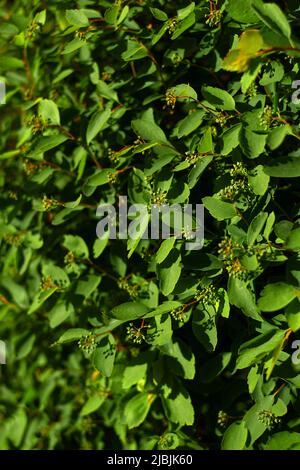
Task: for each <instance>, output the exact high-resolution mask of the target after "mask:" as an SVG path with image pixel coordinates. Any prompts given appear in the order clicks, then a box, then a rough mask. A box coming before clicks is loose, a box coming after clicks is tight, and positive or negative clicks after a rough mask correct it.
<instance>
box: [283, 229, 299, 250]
mask: <svg viewBox="0 0 300 470" xmlns="http://www.w3.org/2000/svg"><path fill="white" fill-rule="evenodd" d="M285 246H286V248H288V249H289V250H293V251H300V227H299V228H296V229H294V230H292V231H291V232H289V234H288V236H287V239H286V243H285Z"/></svg>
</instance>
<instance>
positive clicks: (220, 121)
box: [215, 112, 227, 127]
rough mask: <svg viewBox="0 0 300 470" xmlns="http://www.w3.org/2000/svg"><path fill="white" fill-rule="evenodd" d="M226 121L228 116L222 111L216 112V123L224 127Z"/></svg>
mask: <svg viewBox="0 0 300 470" xmlns="http://www.w3.org/2000/svg"><path fill="white" fill-rule="evenodd" d="M226 121H227V116H226V115H225V114H224V113H222V112H220V113H218V114H216V117H215V123H216V124H219V125H220V126H221V127H224V126H225V124H226Z"/></svg>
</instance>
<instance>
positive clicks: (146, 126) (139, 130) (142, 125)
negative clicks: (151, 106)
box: [132, 119, 168, 143]
mask: <svg viewBox="0 0 300 470" xmlns="http://www.w3.org/2000/svg"><path fill="white" fill-rule="evenodd" d="M132 128H133V130H134V132H135V133H136V135H138V136H139V137H141V138H142V139H144V140H147V141H155V142H161V143H168V140H167V138H166V136H165V133H164V132H163V131H162V129H161V128H160V127H159V126H158V125H157V124H155V122H153V121H151V120H150V119H149V120H148V119H136V120H135V121H132Z"/></svg>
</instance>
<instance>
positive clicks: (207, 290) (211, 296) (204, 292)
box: [195, 284, 218, 305]
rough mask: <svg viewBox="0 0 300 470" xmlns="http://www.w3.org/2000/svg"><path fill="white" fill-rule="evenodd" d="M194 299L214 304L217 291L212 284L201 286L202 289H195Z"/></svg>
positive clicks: (216, 299) (216, 298)
mask: <svg viewBox="0 0 300 470" xmlns="http://www.w3.org/2000/svg"><path fill="white" fill-rule="evenodd" d="M195 300H197V302H199V303H202V304H209V305H215V304H216V302H217V301H218V291H217V289H216V287H215V286H213V285H212V284H211V285H210V286H207V287H203V289H201V290H197V292H196V294H195Z"/></svg>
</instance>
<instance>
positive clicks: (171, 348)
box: [161, 340, 196, 380]
mask: <svg viewBox="0 0 300 470" xmlns="http://www.w3.org/2000/svg"><path fill="white" fill-rule="evenodd" d="M161 352H162V353H163V354H166V355H167V356H168V357H167V368H168V370H169V371H173V372H174V374H175V375H179V376H181V377H183V378H184V379H189V380H191V379H193V378H194V376H195V372H196V370H195V356H194V354H193V353H192V351H191V350H190V348H189V347H188V346H187V345H186V344H185V343H184V342H183V341H182V340H178V341H176V342H174V343H173V342H170V343H168V344H164V345H163V346H162V347H161Z"/></svg>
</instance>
